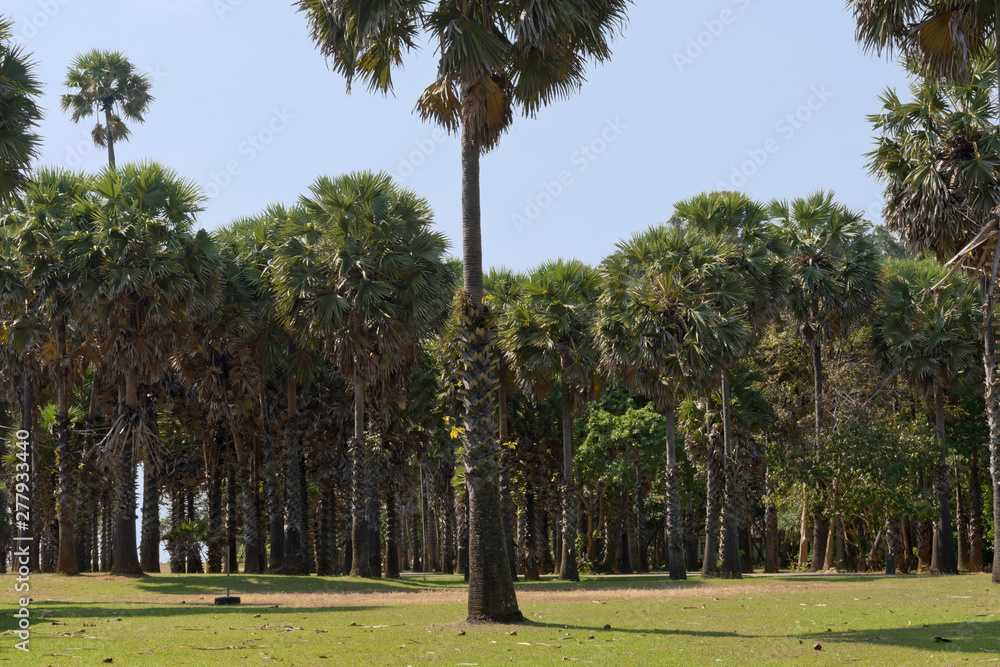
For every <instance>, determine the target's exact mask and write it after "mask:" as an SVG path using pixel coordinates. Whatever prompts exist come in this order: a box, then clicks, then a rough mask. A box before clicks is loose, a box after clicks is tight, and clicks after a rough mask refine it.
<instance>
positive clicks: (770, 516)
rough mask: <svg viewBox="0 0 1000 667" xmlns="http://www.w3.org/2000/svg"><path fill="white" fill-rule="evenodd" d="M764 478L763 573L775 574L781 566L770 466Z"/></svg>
mask: <svg viewBox="0 0 1000 667" xmlns="http://www.w3.org/2000/svg"><path fill="white" fill-rule="evenodd" d="M764 479H765V480H766V484H767V497H766V500H765V506H764V574H777V572H778V570H779V569H780V567H781V550H780V546H779V544H778V508H777V507H776V506H775V504H774V500H773V499H772V494H773V493H774V488H773V486H772V485H773V477H772V473H771V469H770V468H768V469H767V471H766V472H765V473H764Z"/></svg>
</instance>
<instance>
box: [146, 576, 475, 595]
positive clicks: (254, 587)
mask: <svg viewBox="0 0 1000 667" xmlns="http://www.w3.org/2000/svg"><path fill="white" fill-rule="evenodd" d="M229 585H230V588H231V590H232V591H233V594H234V595H240V594H241V593H242V594H245V595H252V594H254V593H288V594H309V593H410V592H417V591H424V590H448V589H463V588H466V586H467V584H466V583H465V582H464V581H463V580H462V579H461V578H460V577H459V578H452V579H450V580H449V579H447V578H443V577H441V578H432V579H423V578H418V577H417V576H410V577H406V578H403V579H391V580H386V579H362V578H359V577H316V576H308V575H300V576H289V575H277V574H239V575H237V574H233V575H232V577H231V579H230V581H229ZM135 588H136V589H137V590H140V591H143V592H147V593H156V594H159V595H206V594H207V593H206V591H207V592H208V593H212V594H217V595H222V594H223V593H220V592H219V591H223V592H224V591H225V590H226V575H224V574H191V575H159V576H151V577H146V578H144V579H142V580H140V581H137V582H136V583H135Z"/></svg>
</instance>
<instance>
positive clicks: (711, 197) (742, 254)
mask: <svg viewBox="0 0 1000 667" xmlns="http://www.w3.org/2000/svg"><path fill="white" fill-rule="evenodd" d="M674 216H675V218H676V219H677V220H678V221H680V222H682V223H686V224H690V225H692V226H694V227H696V228H697V229H699V230H701V231H702V232H704V233H705V234H709V235H711V236H715V237H719V238H722V239H725V240H727V241H728V242H729V243H731V244H732V245H733V246H734V247H735V248H736V249H737V252H736V255H735V256H734V257H733V258H732V259H731V260H730V261H729V266H730V267H731V269H732V271H733V272H734V273H735V274H736V275H738V276H739V277H740V278H741V279H742V280H743V281H744V282H745V284H746V287H745V290H746V294H747V301H746V303H745V304H743V305H742V313H743V315H744V316H745V317H746V319H747V321H748V322H749V323H750V325H751V326H752V327H753V329H754V332H755V333H757V334H759V333H760V332H761V331H762V330H763V328H764V327H765V326H767V325H768V324H770V323H771V322H773V321H774V320H775V319H776V318H777V317H778V314H779V313H780V310H781V308H782V306H783V305H784V301H785V299H784V297H785V288H786V278H787V275H786V271H785V265H784V262H783V261H782V259H783V256H784V254H785V248H784V244H783V243H781V240H780V238H779V236H778V235H777V234H776V233H775V229H774V227H773V225H771V224H770V223H769V221H768V219H767V212H766V209H765V208H764V207H763V206H761V205H760V204H759V203H757V202H755V201H753V200H752V199H750V198H749V197H748V196H747V195H745V194H743V193H740V192H711V193H702V194H699V195H696V196H694V197H692V198H690V199H687V200H685V201H682V202H679V203H678V204H677V205H676V206H674ZM724 277H725V279H726V281H729V280H731V277H730V276H728V275H727V276H724ZM723 307H725V305H724V304H723ZM720 368H721V376H720V379H721V388H722V401H723V406H722V410H723V418H724V424H723V439H724V443H723V449H724V459H723V461H724V462H723V471H724V477H725V480H724V486H725V489H726V504H725V507H724V508H723V516H724V524H725V526H726V532H725V533H724V537H725V539H724V541H723V545H722V552H723V554H724V558H723V574H724V575H726V576H736V575H737V574H738V573H739V569H738V568H739V565H738V563H739V549H738V547H737V535H736V508H735V503H737V502H739V498H740V497H742V493H741V491H740V489H739V488H738V487H737V486H736V484H735V483H736V471H735V470H734V469H733V465H734V460H735V456H736V447H735V443H734V442H733V439H734V437H735V436H734V434H733V429H732V417H731V414H730V407H729V402H730V401H729V398H730V387H729V384H730V375H729V368H728V367H727V366H725V365H720Z"/></svg>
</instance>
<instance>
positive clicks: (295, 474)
mask: <svg viewBox="0 0 1000 667" xmlns="http://www.w3.org/2000/svg"><path fill="white" fill-rule="evenodd" d="M296 389H297V387H296V383H295V378H293V377H292V376H291V374H289V376H288V384H287V389H286V396H287V398H288V421H287V422H286V423H285V544H284V547H285V550H284V554H283V555H284V558H283V559H282V561H281V571H282V572H283V573H284V574H302V530H303V524H304V523H305V508H304V507H302V503H301V501H302V498H301V490H300V486H301V480H300V479H299V477H300V475H301V468H300V467H299V458H300V456H301V452H302V442H301V441H300V440H299V409H298V403H297V400H296Z"/></svg>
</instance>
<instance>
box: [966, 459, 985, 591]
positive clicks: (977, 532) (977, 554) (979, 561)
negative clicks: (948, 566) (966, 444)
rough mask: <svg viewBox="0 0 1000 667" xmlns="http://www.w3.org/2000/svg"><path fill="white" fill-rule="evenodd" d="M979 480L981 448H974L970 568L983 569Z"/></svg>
mask: <svg viewBox="0 0 1000 667" xmlns="http://www.w3.org/2000/svg"><path fill="white" fill-rule="evenodd" d="M980 484H981V483H980V480H979V450H978V448H977V449H973V450H972V462H971V465H970V467H969V569H970V570H971V571H973V572H982V571H983V493H982V486H981V485H980Z"/></svg>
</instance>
